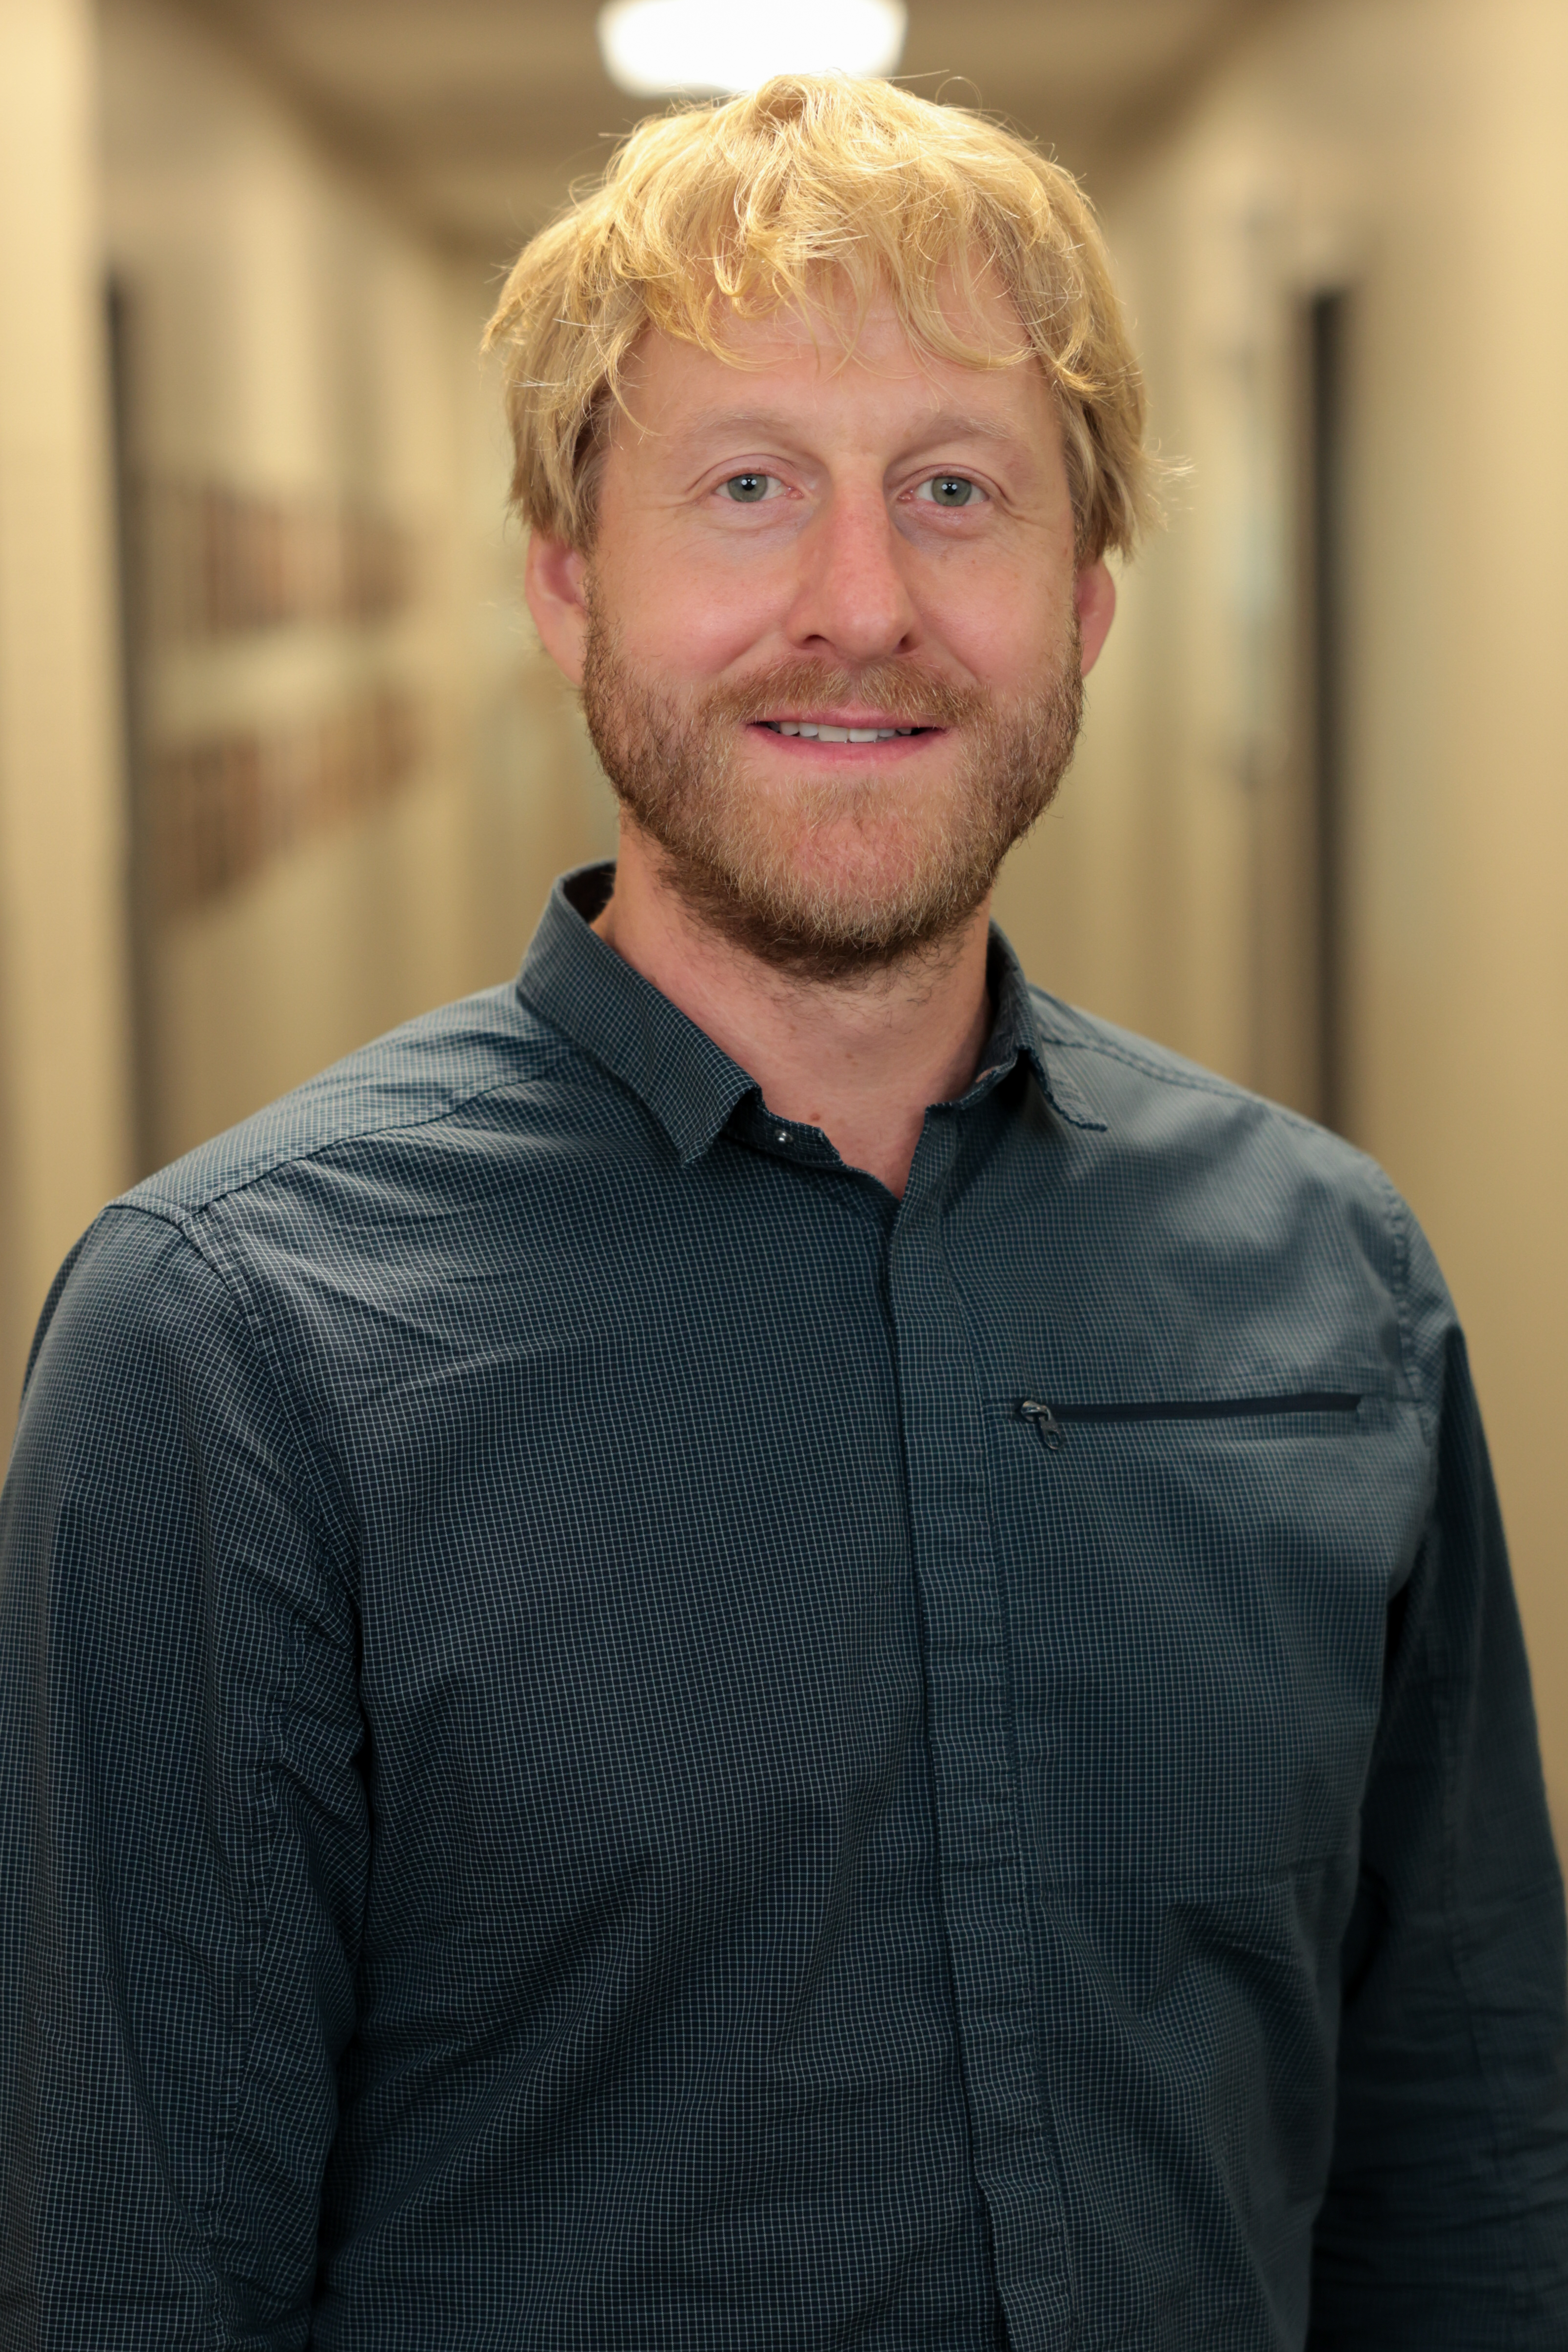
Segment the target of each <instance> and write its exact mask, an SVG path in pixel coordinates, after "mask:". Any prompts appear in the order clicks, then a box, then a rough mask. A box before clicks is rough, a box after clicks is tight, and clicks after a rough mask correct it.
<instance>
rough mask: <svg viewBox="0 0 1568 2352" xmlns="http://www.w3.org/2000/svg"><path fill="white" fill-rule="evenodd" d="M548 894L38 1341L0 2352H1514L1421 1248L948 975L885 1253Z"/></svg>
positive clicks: (1531, 1924) (1541, 1969)
mask: <svg viewBox="0 0 1568 2352" xmlns="http://www.w3.org/2000/svg"><path fill="white" fill-rule="evenodd" d="M603 887H604V884H603V880H602V878H600V877H595V875H594V874H592V873H589V874H587V875H584V876H583V877H577V878H576V880H575V882H574V884H572V885H570V886H568V887H562V888H558V889H557V891H556V894H555V896H554V898H552V902H551V906H550V908H549V911H548V913H547V914H546V916H545V919H544V921H543V923H542V927H541V929H540V931H539V934H538V936H537V938H536V939H535V940H534V942H533V945H532V947H531V950H530V952H529V956H528V960H527V962H526V963H525V965H524V967H523V971H522V974H521V979H520V981H519V982H518V984H517V986H516V987H515V988H503V989H498V990H496V991H493V992H490V993H489V994H488V995H484V996H480V997H477V998H475V999H473V1000H471V1001H469V1002H468V1003H463V1004H458V1005H456V1006H453V1007H451V1008H449V1009H448V1010H447V1011H446V1012H443V1013H437V1014H434V1015H432V1016H431V1017H430V1018H428V1019H426V1020H422V1021H417V1022H415V1023H414V1024H411V1025H410V1026H409V1027H407V1028H405V1029H403V1030H400V1031H399V1032H397V1033H396V1034H395V1035H394V1036H392V1037H390V1038H388V1039H386V1040H384V1042H383V1043H381V1044H380V1045H375V1046H373V1047H371V1048H369V1049H368V1050H367V1051H365V1052H363V1053H362V1054H358V1055H354V1056H353V1058H352V1059H351V1060H349V1061H348V1062H346V1063H344V1064H342V1066H340V1067H338V1068H337V1069H335V1070H333V1071H330V1072H329V1073H328V1074H327V1075H326V1076H324V1077H322V1078H320V1079H318V1080H317V1081H316V1082H315V1083H314V1084H313V1085H311V1086H309V1087H304V1088H302V1089H301V1090H300V1092H299V1093H298V1094H295V1095H293V1096H290V1097H289V1098H288V1099H287V1100H285V1101H284V1102H282V1103H280V1104H279V1105H277V1106H276V1107H275V1108H272V1109H271V1110H269V1111H267V1112H265V1113H264V1114H262V1115H261V1116H260V1117H259V1118H256V1119H253V1120H251V1121H250V1122H249V1123H247V1125H246V1126H244V1127H242V1128H239V1129H237V1130H236V1131H235V1132H234V1133H232V1134H230V1135H228V1136H226V1137H223V1138H221V1139H219V1140H218V1141H217V1142H216V1143H214V1144H212V1145H210V1146H208V1147H207V1148H206V1149H205V1150H202V1151H199V1152H197V1153H195V1155H194V1156H192V1157H191V1158H190V1159H188V1160H184V1161H182V1162H181V1163H180V1164H179V1165H178V1166H176V1167H174V1168H172V1169H170V1170H168V1171H165V1172H164V1173H163V1175H161V1176H158V1177H155V1178H153V1180H152V1181H150V1182H148V1183H146V1184H143V1185H142V1186H140V1187H139V1188H138V1189H137V1190H136V1191H135V1192H132V1194H130V1195H129V1196H128V1197H127V1198H126V1199H125V1200H124V1201H122V1202H120V1203H118V1204H117V1205H116V1206H114V1207H113V1208H111V1209H110V1210H109V1211H107V1212H106V1213H105V1214H104V1215H103V1217H102V1218H101V1219H100V1221H99V1223H97V1224H96V1225H95V1226H94V1228H93V1229H92V1231H91V1233H90V1234H89V1235H88V1237H87V1239H86V1240H85V1242H84V1243H83V1244H82V1245H81V1246H80V1248H79V1251H78V1252H77V1253H76V1254H75V1255H74V1257H73V1260H72V1262H71V1264H70V1265H69V1266H68V1269H67V1271H66V1273H65V1275H64V1276H62V1279H61V1281H60V1283H59V1285H58V1286H57V1290H56V1293H55V1296H54V1297H53V1299H52V1301H51V1304H50V1307H49V1310H48V1312H47V1316H46V1318H45V1325H44V1328H43V1332H42V1336H41V1339H40V1341H39V1346H38V1349H37V1356H36V1359H35V1362H34V1366H33V1370H32V1374H31V1380H30V1384H29V1388H28V1392H27V1398H26V1409H25V1412H24V1415H23V1420H22V1424H21V1431H20V1435H19V1437H18V1440H17V1444H16V1455H15V1459H14V1464H13V1467H12V1471H11V1475H10V1481H9V1485H8V1487H7V1491H6V1497H5V1518H4V1528H3V1541H4V1555H3V1557H4V1566H3V1571H0V1572H3V1584H0V1640H3V1650H0V1675H3V1680H0V1835H3V1839H4V1849H3V1852H0V1963H3V1968H4V1987H5V2007H4V2011H3V2022H0V2036H3V2038H0V2126H3V2132H4V2147H5V2198H6V2200H7V2201H6V2209H5V2225H4V2234H3V2239H0V2265H3V2267H0V2345H3V2346H4V2347H7V2352H10V2347H35V2346H40V2347H41V2346H48V2347H58V2352H100V2347H101V2352H110V2347H113V2352H131V2348H132V2347H138V2352H140V2347H145V2352H186V2347H190V2352H196V2347H201V2352H217V2347H235V2352H239V2347H243V2352H284V2347H300V2346H303V2345H306V2344H307V2343H309V2344H310V2345H313V2346H316V2347H324V2352H491V2348H492V2347H493V2352H502V2347H505V2348H506V2352H514V2348H515V2352H523V2347H529V2352H534V2348H535V2347H537V2352H567V2347H573V2352H656V2347H668V2352H720V2347H723V2352H765V2348H767V2352H771V2348H772V2347H778V2352H784V2347H789V2352H827V2347H880V2352H917V2347H931V2352H936V2347H942V2352H976V2347H980V2346H994V2345H995V2344H996V2343H997V2342H998V2341H1003V2342H1005V2343H1007V2344H1009V2345H1010V2346H1012V2347H1014V2352H1047V2347H1062V2352H1066V2347H1074V2352H1091V2347H1102V2352H1110V2347H1117V2348H1118V2352H1132V2347H1138V2352H1178V2347H1181V2352H1227V2348H1228V2347H1234V2352H1287V2347H1289V2352H1298V2347H1302V2346H1305V2345H1309V2344H1310V2345H1311V2346H1312V2347H1331V2346H1332V2347H1365V2352H1373V2347H1375V2352H1392V2347H1413V2348H1414V2347H1419V2348H1420V2352H1436V2347H1441V2346H1453V2347H1464V2352H1482V2347H1490V2346H1496V2347H1509V2352H1527V2348H1528V2352H1546V2347H1554V2352H1563V2347H1568V2203H1565V2197H1568V2182H1565V2168H1568V2110H1565V2097H1564V2057H1563V1911H1562V1896H1561V1890H1560V1885H1559V1881H1558V1876H1557V1871H1556V1867H1555V1864H1554V1861H1553V1856H1552V1843H1551V1838H1550V1834H1549V1832H1548V1827H1547V1821H1546V1815H1545V1811H1544V1807H1543V1802H1542V1790H1541V1780H1540V1771H1539V1766H1538V1763H1537V1759H1536V1752H1535V1742H1534V1734H1533V1727H1532V1720H1531V1704H1530V1696H1529V1689H1528V1684H1527V1679H1526V1674H1525V1667H1524V1661H1523V1656H1522V1652H1521V1642H1520V1635H1519V1628H1518V1623H1517V1621H1516V1616H1515V1612H1514V1606H1513V1601H1512V1598H1511V1595H1510V1586H1509V1579H1508V1571H1507V1567H1506V1563H1505V1559H1504V1553H1503V1548H1502V1539H1501V1536H1500V1530H1499V1525H1498V1519H1497V1514H1496V1509H1495V1506H1494V1502H1493V1496H1492V1488H1491V1484H1490V1480H1489V1475H1488V1469H1487V1462H1486V1455H1485V1452H1484V1447H1483V1444H1482V1439H1481V1434H1480V1430H1479V1423H1478V1420H1477V1415H1476V1408H1475V1405H1474V1402H1473V1400H1472V1396H1471V1391H1470V1387H1469V1383H1468V1377H1467V1373H1466V1370H1465V1359H1464V1351H1463V1348H1462V1345H1461V1342H1460V1339H1459V1335H1458V1330H1457V1329H1456V1327H1455V1324H1454V1320H1453V1316H1452V1311H1451V1309H1450V1307H1449V1303H1448V1300H1447V1296H1446V1294H1445V1292H1444V1290H1443V1286H1442V1284H1441V1281H1440V1279H1439V1277H1438V1275H1437V1273H1436V1268H1435V1266H1434V1265H1433V1262H1432V1259H1431V1257H1430V1255H1429V1254H1428V1252H1427V1250H1426V1247H1425V1245H1424V1244H1423V1242H1422V1239H1421V1237H1420V1235H1419V1234H1418V1233H1417V1232H1416V1231H1415V1228H1414V1226H1413V1224H1412V1223H1411V1220H1410V1218H1409V1216H1408V1214H1407V1213H1406V1212H1405V1208H1404V1207H1403V1205H1402V1203H1401V1202H1400V1201H1399V1200H1398V1199H1397V1198H1396V1197H1395V1195H1394V1192H1392V1191H1391V1190H1390V1188H1389V1186H1388V1185H1387V1184H1386V1182H1385V1181H1384V1179H1383V1178H1382V1176H1381V1175H1380V1174H1379V1173H1378V1171H1376V1170H1375V1169H1374V1168H1373V1167H1372V1166H1371V1165H1370V1164H1369V1163H1368V1162H1367V1161H1366V1160H1363V1159H1361V1158H1359V1157H1358V1156H1357V1155H1356V1154H1355V1153H1353V1152H1352V1151H1351V1150H1348V1149H1347V1148H1346V1147H1345V1146H1344V1145H1342V1143H1340V1142H1338V1141H1336V1140H1335V1139H1333V1138H1331V1137H1330V1136H1328V1135H1325V1134H1323V1133H1321V1132H1320V1131H1319V1130H1317V1129H1314V1128H1312V1127H1310V1126H1309V1125H1308V1124H1306V1123H1305V1122H1304V1121H1302V1120H1300V1119H1299V1118H1293V1117H1291V1116H1289V1114H1287V1113H1286V1112H1284V1111H1281V1110H1279V1109H1276V1108H1271V1107H1269V1106H1268V1105H1267V1104H1265V1103H1262V1102H1259V1101H1258V1100H1256V1099H1255V1098H1254V1097H1250V1096H1248V1095H1246V1094H1242V1093H1239V1092H1238V1091H1237V1089H1236V1088H1234V1087H1229V1086H1226V1085H1224V1084H1222V1083H1221V1082H1220V1081H1219V1080H1217V1079H1215V1078H1214V1077H1211V1076H1206V1075H1205V1073H1204V1072H1202V1071H1200V1070H1197V1069H1194V1068H1192V1067H1190V1066H1188V1065H1186V1064H1185V1063H1183V1062H1180V1061H1178V1060H1176V1059H1174V1058H1173V1056H1171V1055H1167V1054H1165V1053H1163V1052H1161V1051H1159V1050H1158V1049H1156V1048H1154V1047H1152V1046H1150V1045H1144V1044H1142V1043H1140V1042H1139V1041H1138V1040H1136V1039H1134V1038H1131V1037H1129V1036H1126V1035H1123V1034H1121V1033H1120V1032H1118V1031H1116V1030H1113V1029H1110V1028H1109V1027H1107V1026H1106V1025H1105V1024H1102V1023H1100V1022H1097V1021H1093V1020H1090V1019H1089V1018H1087V1017H1086V1016H1084V1015H1083V1014H1081V1013H1076V1012H1073V1011H1070V1010H1069V1009H1068V1008H1067V1007H1065V1006H1063V1005H1060V1004H1058V1003H1053V1002H1052V1001H1051V1000H1050V999H1048V998H1047V997H1043V996H1040V995H1038V994H1036V993H1033V992H1030V991H1029V990H1028V989H1027V988H1026V986H1025V984H1024V982H1023V981H1022V979H1021V977H1020V975H1019V974H1018V972H1017V970H1016V966H1015V964H1014V962H1013V961H1012V958H1011V956H1010V954H1009V952H1008V950H1007V949H1006V947H1005V944H1004V943H1003V942H1002V941H1001V940H1000V939H998V940H996V941H995V943H994V950H993V957H992V967H991V971H992V987H993V1001H994V1008H995V1021H994V1033H993V1035H992V1038H991V1041H990V1044H989V1045H988V1047H987V1050H986V1052H985V1054H984V1056H983V1067H982V1072H981V1075H980V1076H979V1077H978V1078H977V1079H976V1081H975V1083H974V1084H973V1086H972V1087H970V1089H969V1091H968V1092H967V1093H966V1094H965V1095H963V1097H961V1098H960V1099H958V1100H956V1101H953V1102H950V1103H943V1104H939V1105H936V1106H933V1107H932V1108H931V1110H930V1111H929V1112H928V1113H927V1116H926V1119H925V1125H924V1130H923V1133H922V1136H921V1143H920V1147H919V1150H918V1151H917V1153H916V1156H915V1160H914V1165H913V1169H912V1171H911V1174H910V1183H909V1189H908V1192H907V1193H906V1196H905V1198H904V1199H903V1201H902V1202H897V1201H895V1200H894V1199H893V1198H892V1197H891V1196H890V1195H889V1193H888V1192H886V1191H885V1190H883V1188H882V1187H881V1186H880V1185H879V1184H878V1183H877V1182H876V1181H874V1180H873V1179H872V1178H870V1177H868V1176H867V1175H865V1174H863V1173H860V1172H858V1171H855V1170H853V1169H850V1168H847V1167H846V1166H845V1165H844V1164H843V1163H842V1162H841V1161H840V1160H839V1159H838V1157H837V1154H836V1152H835V1151H834V1150H833V1147H832V1146H831V1144H830V1143H829V1142H828V1141H827V1140H826V1137H824V1136H823V1135H821V1134H820V1133H818V1132H816V1130H814V1129H809V1128H805V1127H800V1126H796V1125H792V1124H791V1123H790V1122H789V1121H787V1120H783V1119H780V1118H776V1117H774V1116H773V1114H772V1113H770V1112H769V1110H768V1108H767V1107H766V1105H765V1104H764V1103H763V1100H762V1099H761V1097H760V1095H759V1091H758V1088H757V1087H756V1086H755V1084H754V1083H753V1082H752V1079H751V1078H750V1077H748V1076H747V1075H746V1073H745V1072H744V1071H743V1070H742V1069H740V1068H738V1067H737V1066H735V1065H734V1064H733V1063H732V1062H731V1061H730V1060H729V1059H728V1058H727V1057H726V1056H725V1055H723V1054H722V1053H721V1052H720V1051H719V1049H718V1048H717V1047H716V1046H715V1045H713V1044H712V1043H711V1042H710V1040H709V1039H708V1038H707V1037H705V1036H704V1035H702V1034H701V1033H700V1031H698V1030H697V1029H696V1028H695V1027H693V1025H692V1024H690V1023H689V1021H688V1020H687V1019H686V1018H685V1017H684V1016H683V1015H682V1014H681V1013H679V1012H678V1011H677V1010H676V1009H675V1008H674V1007H673V1006H672V1005H670V1004H669V1003H667V1002H666V1001H665V1000H664V999H663V998H662V997H661V996H659V995H658V993H657V992H656V991H655V990H653V989H652V988H651V987H650V986H648V985H647V982H644V981H643V980H641V979H640V978H639V977H638V976H637V974H636V973H635V972H634V971H631V970H630V969H629V968H628V967H627V966H626V964H625V963H623V962H622V961H620V960H619V959H618V958H617V957H616V955H615V954H614V953H613V952H612V951H611V950H610V949H609V948H607V947H606V946H605V944H604V943H603V942H602V941H601V940H598V939H597V938H596V937H595V935H594V934H593V932H592V931H591V930H590V929H588V928H587V925H586V923H585V922H584V919H583V914H582V912H581V911H579V910H578V909H579V908H583V907H587V908H588V911H590V912H591V911H592V906H591V904H590V899H591V898H592V896H593V894H594V893H595V892H598V893H600V894H602V891H603ZM584 894H588V895H587V896H586V897H585V896H584ZM574 896H575V898H576V902H577V903H576V906H574Z"/></svg>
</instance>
